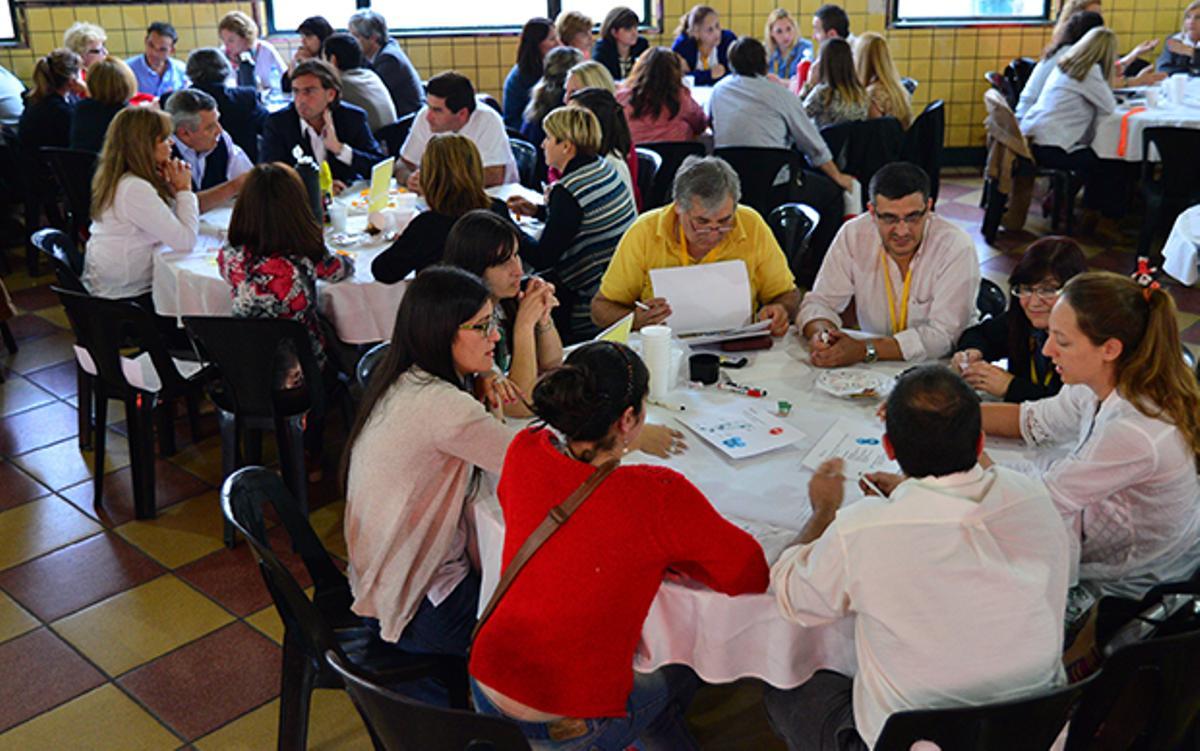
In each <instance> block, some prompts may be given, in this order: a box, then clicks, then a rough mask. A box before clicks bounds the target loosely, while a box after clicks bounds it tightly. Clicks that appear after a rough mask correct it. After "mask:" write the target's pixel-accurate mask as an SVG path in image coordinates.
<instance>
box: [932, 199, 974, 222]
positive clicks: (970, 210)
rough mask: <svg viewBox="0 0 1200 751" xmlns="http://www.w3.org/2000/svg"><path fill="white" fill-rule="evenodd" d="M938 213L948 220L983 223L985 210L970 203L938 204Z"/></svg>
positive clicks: (951, 202) (950, 202) (949, 202)
mask: <svg viewBox="0 0 1200 751" xmlns="http://www.w3.org/2000/svg"><path fill="white" fill-rule="evenodd" d="M937 213H938V215H939V216H942V217H945V218H947V219H957V220H959V221H964V222H979V223H982V222H983V209H981V208H979V207H978V206H972V205H971V204H969V203H955V202H954V201H948V202H946V203H942V202H940V201H939V202H938V205H937Z"/></svg>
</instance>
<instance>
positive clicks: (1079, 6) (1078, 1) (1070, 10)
mask: <svg viewBox="0 0 1200 751" xmlns="http://www.w3.org/2000/svg"><path fill="white" fill-rule="evenodd" d="M1099 4H1100V0H1063V4H1062V7H1061V8H1059V9H1058V19H1057V20H1056V21H1055V22H1054V32H1053V33H1051V34H1050V46H1051V47H1057V46H1058V45H1059V43H1060V42H1062V40H1063V37H1064V36H1065V35H1066V33H1067V21H1070V20H1071V16H1074V15H1076V14H1078V13H1082V12H1083V11H1084V10H1085V9H1086V8H1087V7H1088V6H1090V5H1099Z"/></svg>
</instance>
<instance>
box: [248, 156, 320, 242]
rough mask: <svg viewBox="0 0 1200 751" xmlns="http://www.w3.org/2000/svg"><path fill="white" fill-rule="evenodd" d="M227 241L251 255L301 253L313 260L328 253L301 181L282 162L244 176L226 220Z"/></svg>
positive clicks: (294, 171) (255, 169)
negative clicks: (227, 220)
mask: <svg viewBox="0 0 1200 751" xmlns="http://www.w3.org/2000/svg"><path fill="white" fill-rule="evenodd" d="M228 242H229V244H230V245H231V246H233V247H240V248H242V249H243V250H244V251H245V252H246V253H248V254H249V255H252V256H301V257H304V258H307V259H308V260H310V261H312V262H313V263H317V262H319V261H321V260H322V259H323V258H325V256H326V255H328V253H329V251H328V250H326V248H325V235H324V233H323V232H322V230H321V225H320V224H318V223H317V220H316V219H315V218H313V214H312V210H311V209H310V208H309V204H308V191H307V190H305V189H304V182H303V181H302V180H301V179H300V175H298V174H296V170H294V169H292V168H291V167H289V166H288V165H286V164H284V163H282V162H273V163H271V164H260V165H257V166H256V167H254V169H252V170H250V174H248V175H246V182H245V183H244V184H243V185H242V190H241V193H240V194H239V195H238V197H237V202H236V203H235V204H234V205H233V216H232V217H230V219H229V236H228Z"/></svg>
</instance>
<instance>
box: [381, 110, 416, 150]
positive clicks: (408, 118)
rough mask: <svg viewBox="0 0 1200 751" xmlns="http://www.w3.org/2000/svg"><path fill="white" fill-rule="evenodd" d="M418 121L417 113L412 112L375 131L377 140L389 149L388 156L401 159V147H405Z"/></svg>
mask: <svg viewBox="0 0 1200 751" xmlns="http://www.w3.org/2000/svg"><path fill="white" fill-rule="evenodd" d="M416 119H417V113H416V112H410V113H408V114H407V115H405V116H404V117H402V118H400V119H399V120H397V121H396V122H394V123H392V124H391V125H385V126H383V127H382V128H380V129H379V130H377V131H375V140H376V141H379V143H380V144H382V145H383V146H384V147H385V148H386V149H387V156H394V157H396V158H399V157H400V147H401V146H403V145H404V141H405V140H406V139H407V138H408V132H409V131H410V130H412V124H413V121H415V120H416Z"/></svg>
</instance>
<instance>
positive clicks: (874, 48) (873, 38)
mask: <svg viewBox="0 0 1200 751" xmlns="http://www.w3.org/2000/svg"><path fill="white" fill-rule="evenodd" d="M854 67H855V70H856V71H857V72H858V80H860V81H862V84H863V86H865V87H867V93H868V95H871V94H872V92H871V87H872V86H873V87H875V95H872V96H871V99H872V100H873V101H876V102H877V104H878V105H879V109H880V110H882V112H883V114H884V115H892V116H893V117H895V118H896V119H897V120H899V121H900V125H901V127H903V128H904V129H905V130H908V126H910V125H912V119H913V112H912V102H911V100H910V97H909V94H908V90H907V89H905V88H904V84H903V83H902V82H901V80H900V73H899V71H897V70H896V63H895V62H893V61H892V53H891V51H890V50H889V49H888V43H887V39H885V38H884V37H883V35H882V34H879V33H878V32H874V31H867V32H863V33H862V34H859V35H858V37H857V41H856V42H855V45H854Z"/></svg>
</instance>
